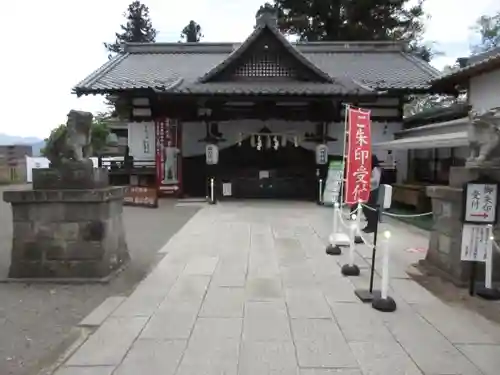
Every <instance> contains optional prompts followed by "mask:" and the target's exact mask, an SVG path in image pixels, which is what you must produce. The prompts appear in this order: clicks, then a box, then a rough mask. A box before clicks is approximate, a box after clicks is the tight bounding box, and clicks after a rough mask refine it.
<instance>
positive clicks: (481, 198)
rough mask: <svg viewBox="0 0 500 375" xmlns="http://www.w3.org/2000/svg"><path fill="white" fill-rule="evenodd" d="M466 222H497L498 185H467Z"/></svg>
mask: <svg viewBox="0 0 500 375" xmlns="http://www.w3.org/2000/svg"><path fill="white" fill-rule="evenodd" d="M466 189H467V192H466V197H467V198H466V200H465V217H464V221H465V222H469V223H485V224H489V223H494V222H495V220H496V207H497V196H498V191H497V185H496V184H480V183H471V184H467V187H466Z"/></svg>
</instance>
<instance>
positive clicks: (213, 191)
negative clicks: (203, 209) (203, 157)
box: [210, 178, 216, 204]
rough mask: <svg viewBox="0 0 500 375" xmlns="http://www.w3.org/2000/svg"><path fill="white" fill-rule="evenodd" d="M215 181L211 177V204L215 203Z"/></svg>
mask: <svg viewBox="0 0 500 375" xmlns="http://www.w3.org/2000/svg"><path fill="white" fill-rule="evenodd" d="M215 203H216V202H215V181H214V179H213V178H211V179H210V204H215Z"/></svg>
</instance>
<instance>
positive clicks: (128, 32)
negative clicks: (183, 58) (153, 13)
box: [104, 1, 156, 58]
mask: <svg viewBox="0 0 500 375" xmlns="http://www.w3.org/2000/svg"><path fill="white" fill-rule="evenodd" d="M123 16H124V17H125V18H126V20H127V23H126V24H124V25H121V26H120V28H121V32H120V33H116V34H115V35H116V40H115V42H114V43H104V47H106V49H107V50H108V51H109V52H110V55H109V57H110V58H111V57H112V56H113V54H116V53H120V52H122V51H123V44H124V43H151V42H154V41H155V39H156V29H155V28H154V27H153V24H152V22H151V18H150V16H149V8H148V7H147V6H146V5H144V4H142V3H141V2H140V1H134V2H133V3H131V4H130V5H129V6H128V9H127V11H126V12H125V13H124V14H123Z"/></svg>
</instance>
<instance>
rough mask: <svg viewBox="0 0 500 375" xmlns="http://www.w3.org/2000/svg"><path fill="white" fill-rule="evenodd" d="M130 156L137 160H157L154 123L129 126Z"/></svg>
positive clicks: (136, 123) (132, 123)
mask: <svg viewBox="0 0 500 375" xmlns="http://www.w3.org/2000/svg"><path fill="white" fill-rule="evenodd" d="M128 147H129V154H130V156H133V157H134V159H136V160H155V155H156V152H155V150H156V148H155V124H154V122H131V123H129V124H128Z"/></svg>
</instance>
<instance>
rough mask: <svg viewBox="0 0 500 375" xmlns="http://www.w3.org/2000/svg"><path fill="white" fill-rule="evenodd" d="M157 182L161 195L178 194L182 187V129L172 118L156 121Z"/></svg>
mask: <svg viewBox="0 0 500 375" xmlns="http://www.w3.org/2000/svg"><path fill="white" fill-rule="evenodd" d="M155 140H156V182H157V187H158V192H159V194H160V195H177V194H178V193H180V191H181V187H182V157H181V147H182V146H181V144H182V143H181V131H180V129H179V123H178V122H177V121H175V120H172V119H168V118H165V119H158V120H156V121H155Z"/></svg>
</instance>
